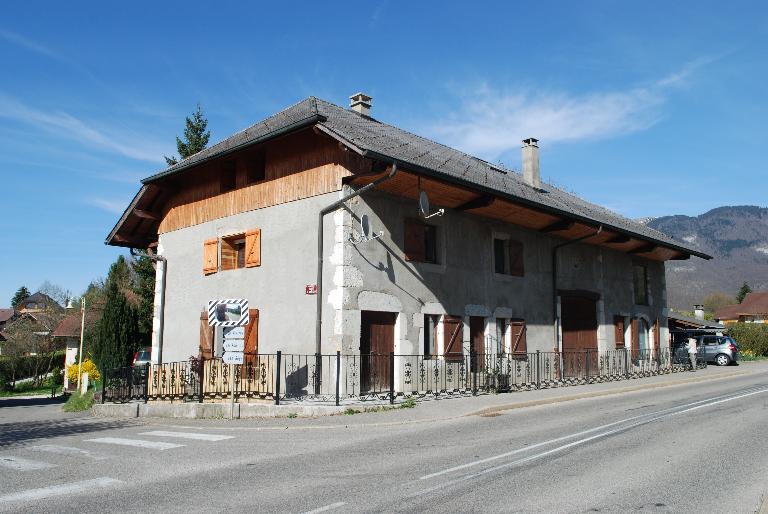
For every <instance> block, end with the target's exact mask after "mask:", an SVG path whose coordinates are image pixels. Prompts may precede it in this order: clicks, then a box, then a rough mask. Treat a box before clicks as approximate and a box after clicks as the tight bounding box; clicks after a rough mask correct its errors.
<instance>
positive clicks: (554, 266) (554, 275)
mask: <svg viewBox="0 0 768 514" xmlns="http://www.w3.org/2000/svg"><path fill="white" fill-rule="evenodd" d="M602 231H603V226H602V225H600V226H599V227H598V229H597V230H596V231H595V232H593V233H591V234H587V235H586V236H581V237H577V238H576V239H571V240H570V241H566V242H564V243H560V244H558V245H555V247H554V248H552V316H553V318H554V320H555V351H557V352H559V351H560V316H558V315H557V251H558V250H559V249H560V248H563V247H564V246H569V245H572V244H576V243H579V242H581V241H584V240H585V239H589V238H591V237H595V236H596V235H598V234H600V232H602Z"/></svg>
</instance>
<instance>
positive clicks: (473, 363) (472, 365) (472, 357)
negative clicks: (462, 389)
mask: <svg viewBox="0 0 768 514" xmlns="http://www.w3.org/2000/svg"><path fill="white" fill-rule="evenodd" d="M477 368H478V366H477V352H476V351H475V350H472V351H471V352H470V353H469V372H470V373H472V396H476V395H477Z"/></svg>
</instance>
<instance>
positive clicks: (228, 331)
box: [223, 327, 245, 340]
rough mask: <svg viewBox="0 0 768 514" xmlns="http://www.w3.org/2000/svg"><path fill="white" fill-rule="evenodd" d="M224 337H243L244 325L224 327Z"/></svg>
mask: <svg viewBox="0 0 768 514" xmlns="http://www.w3.org/2000/svg"><path fill="white" fill-rule="evenodd" d="M223 332H224V339H225V340H226V339H245V327H224V330H223Z"/></svg>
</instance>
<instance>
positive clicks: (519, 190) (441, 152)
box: [142, 97, 711, 259]
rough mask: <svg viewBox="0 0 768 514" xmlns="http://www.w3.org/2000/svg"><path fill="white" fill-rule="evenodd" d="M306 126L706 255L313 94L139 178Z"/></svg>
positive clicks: (378, 153) (384, 155)
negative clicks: (315, 127) (209, 145)
mask: <svg viewBox="0 0 768 514" xmlns="http://www.w3.org/2000/svg"><path fill="white" fill-rule="evenodd" d="M309 125H317V126H318V128H320V129H321V130H323V131H324V132H326V133H328V134H329V135H331V136H332V137H334V138H336V139H338V140H340V141H342V142H343V143H345V144H346V145H347V146H349V147H350V148H352V149H353V150H356V151H358V152H359V153H361V154H362V155H364V156H367V157H372V158H379V159H382V160H394V161H397V162H398V163H399V164H401V165H403V167H405V168H413V169H414V170H418V171H421V172H424V173H427V174H432V175H434V176H435V177H438V178H443V179H449V180H451V181H453V182H459V183H465V184H467V185H470V186H475V188H478V189H481V190H485V191H487V192H489V193H492V194H497V195H501V196H507V197H509V198H510V199H511V200H513V201H517V202H521V203H524V204H528V205H530V206H533V207H535V208H539V209H543V210H546V211H549V212H552V213H554V214H559V215H563V216H568V217H573V218H575V219H578V220H580V221H585V222H587V223H592V224H601V225H603V226H605V228H606V229H614V230H618V231H619V232H623V233H628V234H630V235H635V236H639V237H640V238H641V239H645V240H648V241H652V242H656V243H662V244H663V245H664V246H668V247H672V248H676V249H679V250H682V251H684V252H686V253H690V254H692V255H696V256H698V257H702V258H705V259H710V258H711V257H710V256H709V255H706V254H704V253H702V252H701V251H700V250H698V249H697V248H696V247H694V246H691V245H690V244H688V243H685V242H682V241H677V240H675V239H672V238H671V237H670V236H668V235H666V234H664V233H662V232H659V231H658V230H654V229H652V228H650V227H648V226H647V225H643V224H641V223H638V222H636V221H633V220H631V219H629V218H626V217H624V216H621V215H619V214H617V213H615V212H612V211H610V210H608V209H605V208H603V207H600V206H598V205H595V204H592V203H589V202H587V201H586V200H583V199H581V198H579V197H577V196H575V195H572V194H570V193H567V192H565V191H563V190H561V189H558V188H556V187H554V186H551V185H549V184H545V183H542V185H541V188H538V189H537V188H534V187H531V186H530V185H528V184H527V183H526V182H525V181H524V180H523V178H522V175H520V174H519V173H515V172H513V171H510V170H505V169H502V168H500V167H499V166H496V165H492V164H490V163H488V162H486V161H484V160H482V159H479V158H477V157H473V156H471V155H468V154H466V153H464V152H461V151H459V150H456V149H453V148H450V147H448V146H445V145H442V144H440V143H437V142H434V141H431V140H429V139H426V138H424V137H421V136H418V135H415V134H412V133H410V132H407V131H405V130H403V129H400V128H398V127H394V126H392V125H388V124H386V123H382V122H380V121H378V120H375V119H373V118H369V117H366V116H363V115H361V114H359V113H357V112H354V111H351V110H348V109H344V108H343V107H339V106H338V105H335V104H332V103H330V102H326V101H325V100H321V99H319V98H315V97H309V98H307V99H305V100H302V101H301V102H299V103H297V104H295V105H293V106H291V107H288V108H287V109H285V110H283V111H280V112H279V113H277V114H275V115H273V116H270V117H269V118H267V119H265V120H263V121H261V122H259V123H256V124H255V125H253V126H251V127H249V128H247V129H245V130H243V131H241V132H238V133H236V134H234V135H232V136H230V137H228V138H227V139H225V140H223V141H221V142H219V143H217V144H215V145H213V146H211V147H209V148H206V149H205V150H202V151H200V152H199V153H197V154H195V155H192V156H190V157H188V158H187V159H184V160H183V161H181V162H179V163H178V164H176V165H174V166H171V167H169V168H167V169H165V170H163V171H161V172H159V173H157V174H155V175H152V176H151V177H148V178H146V179H144V180H143V181H142V182H143V183H144V184H148V183H151V182H154V181H155V180H158V179H160V178H163V177H166V176H168V175H171V174H175V173H177V172H180V171H182V170H184V169H187V168H189V167H191V166H193V165H195V164H199V163H202V162H205V161H207V160H209V159H212V158H214V157H218V156H220V155H223V154H226V153H230V152H233V151H235V150H237V149H239V148H241V147H243V146H247V145H250V144H254V143H256V142H259V141H264V140H267V139H270V138H272V137H275V136H277V135H279V134H282V133H286V132H289V131H292V130H296V129H297V128H300V127H303V126H309Z"/></svg>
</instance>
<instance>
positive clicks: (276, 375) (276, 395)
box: [275, 350, 283, 405]
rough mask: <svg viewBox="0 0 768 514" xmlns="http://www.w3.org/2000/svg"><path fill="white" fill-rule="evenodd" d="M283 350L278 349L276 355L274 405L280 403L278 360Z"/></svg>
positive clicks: (280, 358)
mask: <svg viewBox="0 0 768 514" xmlns="http://www.w3.org/2000/svg"><path fill="white" fill-rule="evenodd" d="M282 357H283V352H281V351H280V350H278V351H277V357H276V359H275V360H276V363H275V364H276V365H277V370H276V371H275V405H280V367H281V366H280V361H281V360H282Z"/></svg>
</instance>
